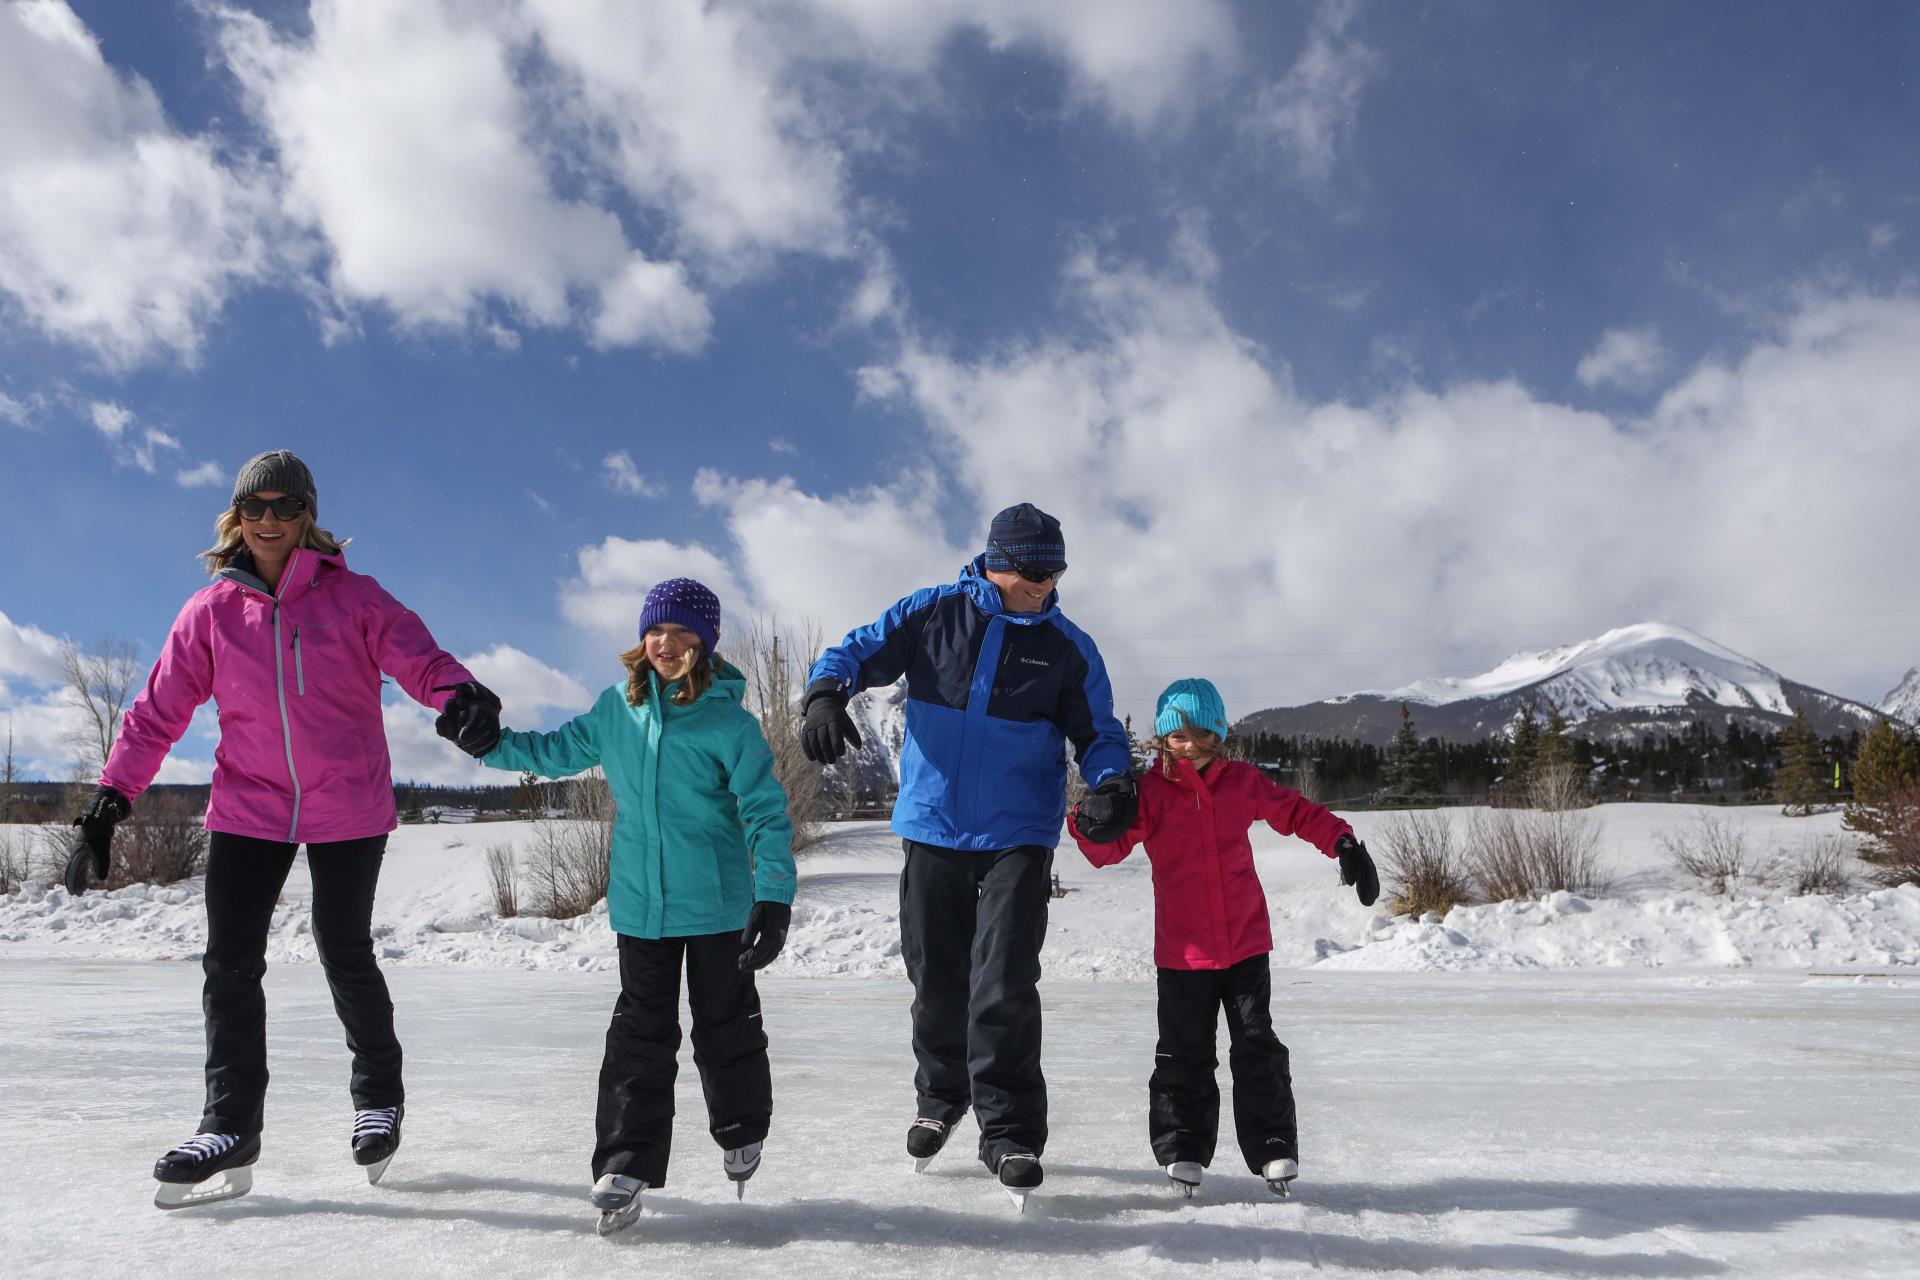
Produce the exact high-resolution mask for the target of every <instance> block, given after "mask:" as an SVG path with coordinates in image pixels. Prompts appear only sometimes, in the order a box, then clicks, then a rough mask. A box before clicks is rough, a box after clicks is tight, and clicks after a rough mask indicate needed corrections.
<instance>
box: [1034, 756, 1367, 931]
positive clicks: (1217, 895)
mask: <svg viewBox="0 0 1920 1280" xmlns="http://www.w3.org/2000/svg"><path fill="white" fill-rule="evenodd" d="M1139 785H1140V814H1139V816H1138V817H1137V818H1135V819H1134V823H1133V826H1131V827H1130V828H1128V829H1127V833H1126V834H1125V835H1123V836H1121V837H1120V839H1119V840H1117V841H1116V842H1114V843H1113V844H1094V843H1093V842H1091V841H1089V840H1088V839H1087V838H1086V837H1085V836H1082V835H1081V834H1080V831H1079V828H1078V827H1076V826H1075V825H1074V824H1073V823H1072V822H1071V821H1069V823H1068V824H1067V829H1068V830H1069V831H1070V832H1072V833H1073V838H1074V840H1075V842H1076V843H1078V844H1079V846H1080V852H1081V853H1084V854H1085V855H1086V856H1087V861H1088V862H1091V863H1092V864H1093V865H1094V866H1096V867H1106V866H1112V865H1113V864H1114V863H1116V862H1119V861H1120V860H1121V859H1122V858H1125V857H1126V856H1127V855H1128V854H1129V853H1132V852H1133V847H1134V846H1135V845H1137V844H1140V843H1141V842H1143V841H1144V842H1145V843H1146V846H1147V858H1148V860H1149V861H1150V862H1152V863H1153V962H1154V963H1155V964H1156V965H1158V966H1159V967H1160V968H1162V969H1226V968H1230V967H1232V966H1233V965H1236V964H1238V963H1240V962H1241V961H1242V960H1246V959H1248V958H1250V957H1252V956H1259V955H1265V954H1266V953H1267V952H1269V951H1271V950H1273V931H1272V926H1271V925H1270V924H1269V923H1268V920H1267V895H1266V892H1265V890H1263V889H1262V888H1261V887H1260V877H1259V876H1258V875H1257V874H1255V872H1254V869H1253V845H1252V844H1251V843H1250V842H1249V841H1248V840H1247V829H1248V828H1249V827H1251V826H1253V824H1254V823H1256V822H1260V821H1263V820H1264V821H1265V822H1266V824H1267V825H1268V826H1270V827H1272V828H1273V829H1274V830H1275V831H1278V832H1279V833H1280V834H1281V835H1283V836H1299V837H1300V838H1301V839H1303V840H1307V841H1310V842H1311V843H1312V844H1313V845H1314V847H1316V848H1318V849H1319V850H1320V852H1322V853H1324V854H1326V855H1327V856H1328V857H1329V858H1331V857H1333V856H1334V852H1333V845H1334V841H1336V840H1338V839H1339V838H1340V837H1341V836H1343V835H1346V834H1347V833H1349V832H1351V831H1352V830H1353V828H1352V827H1350V826H1348V825H1347V823H1346V822H1345V821H1344V820H1343V819H1341V818H1338V817H1336V816H1334V813H1333V811H1332V810H1331V809H1328V808H1327V807H1326V806H1324V805H1319V804H1315V803H1314V802H1313V801H1311V800H1309V799H1307V798H1306V797H1305V796H1303V795H1301V794H1300V793H1299V792H1298V791H1295V790H1293V789H1292V788H1290V787H1283V786H1281V785H1280V784H1279V783H1277V782H1274V781H1272V780H1271V779H1269V778H1268V777H1267V776H1266V775H1265V774H1263V773H1261V772H1260V771H1259V770H1258V769H1256V768H1254V767H1253V766H1252V765H1250V764H1245V763H1243V762H1241V761H1238V760H1216V761H1214V763H1213V765H1212V766H1211V767H1209V768H1208V769H1207V771H1206V772H1205V773H1204V774H1203V773H1201V772H1200V771H1199V770H1197V769H1195V768H1194V767H1193V765H1192V764H1190V763H1188V762H1187V761H1185V760H1176V761H1175V762H1174V777H1172V778H1168V777H1167V776H1166V775H1165V774H1163V773H1162V772H1161V771H1160V762H1159V761H1157V760H1156V761H1155V762H1154V765H1153V767H1152V768H1151V769H1149V770H1148V771H1147V772H1146V773H1144V774H1142V775H1141V776H1140V781H1139Z"/></svg>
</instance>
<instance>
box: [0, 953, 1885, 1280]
mask: <svg viewBox="0 0 1920 1280" xmlns="http://www.w3.org/2000/svg"><path fill="white" fill-rule="evenodd" d="M390 982H391V984H392V987H393V991H394V997H395V1001H396V1003H397V1006H398V1010H399V1027H400V1031H401V1035H402V1038H403V1040H404V1041H405V1044H406V1048H407V1055H408V1056H407V1072H408V1088H409V1098H408V1115H407V1144H406V1146H405V1148H404V1149H403V1150H402V1152H401V1155H400V1157H399V1158H398V1159H397V1160H396V1161H395V1163H394V1165H393V1168H392V1169H391V1170H390V1171H389V1173H388V1175H387V1179H386V1181H385V1182H384V1183H383V1185H381V1186H380V1187H378V1188H371V1187H368V1186H367V1185H366V1184H365V1181H364V1180H363V1179H362V1177H361V1175H360V1172H359V1170H358V1169H356V1168H355V1167H354V1166H353V1165H352V1164H351V1163H350V1162H349V1159H348V1155H347V1140H346V1133H347V1121H348V1112H347V1107H348V1101H347V1097H346V1084H347V1062H346V1054H345V1050H344V1049H343V1048H342V1047H341V1044H340V1030H339V1024H338V1023H337V1022H336V1021H335V1020H334V1017H333V1013H332V1009H331V1007H330V1005H329V1004H328V1001H327V996H326V991H325V987H324V984H323V982H322V980H321V977H320V974H319V971H318V970H317V968H316V967H314V966H312V965H288V966H284V967H281V968H278V969H275V970H273V971H272V972H271V973H270V974H269V977H268V983H269V1001H270V1005H271V1015H270V1016H271V1035H272V1053H273V1071H274V1080H273V1089H272V1093H271V1094H270V1096H269V1101H268V1128H267V1134H266V1141H265V1148H264V1154H263V1157H262V1161H261V1164H260V1166H259V1168H258V1171H257V1174H256V1179H255V1184H254V1192H253V1194H252V1195H251V1196H249V1197H247V1198H245V1199H242V1200H238V1201H233V1202H231V1203H228V1204H225V1205H219V1206H213V1207H209V1208H206V1209H202V1210H194V1211H186V1212H181V1213H176V1214H163V1213H161V1212H159V1211H157V1210H155V1209H153V1208H151V1207H150V1206H149V1204H148V1201H149V1198H150V1197H151V1195H152V1189H153V1184H152V1183H151V1182H150V1181H148V1179H147V1173H146V1170H147V1167H148V1165H149V1164H150V1162H151V1161H152V1159H153V1157H154V1156H156V1155H158V1154H159V1152H160V1151H161V1150H162V1149H163V1148H165V1147H166V1146H168V1145H170V1144H171V1143H173V1142H175V1141H177V1140H178V1139H180V1138H181V1137H183V1136H185V1134H186V1133H187V1132H188V1131H189V1130H190V1129H191V1127H192V1124H193V1121H194V1119H195V1118H196V1113H197V1110H198V1082H199V1070H198V1068H199V1061H200V1054H201V1050H202V1043H201V1038H200V1030H199V1026H198V1020H197V1018H196V1016H195V1013H196V1010H197V997H198V987H199V974H198V971H197V967H196V966H192V965H185V964H154V963H136V962H127V961H106V962H101V961H81V960H75V959H59V960H48V959H37V960H36V959H25V958H20V957H14V956H7V957H4V958H0V983H3V984H4V1001H3V1002H0V1004H3V1006H4V1009H5V1021H6V1028H7V1034H6V1035H5V1036H4V1037H0V1089H4V1092H5V1097H6V1099H7V1113H8V1117H9V1123H8V1126H7V1130H8V1143H7V1146H8V1158H9V1162H10V1164H11V1165H12V1167H13V1169H14V1171H15V1172H14V1173H13V1174H12V1175H11V1176H9V1177H8V1178H6V1179H5V1180H4V1181H3V1182H0V1187H4V1190H3V1191H0V1244H3V1246H4V1249H5V1257H6V1262H5V1268H4V1269H5V1273H6V1274H7V1275H9V1276H35V1277H38V1276H107V1275H111V1276H123V1275H138V1276H141V1277H144V1278H145V1280H176V1278H177V1280H202V1278H204V1277H209V1276H281V1275H286V1276H301V1277H309V1278H311V1280H329V1278H331V1277H343V1278H346V1280H365V1278H366V1277H369V1276H381V1277H386V1276H437V1275H447V1276H462V1277H472V1276H490V1277H493V1276H499V1277H504V1276H515V1277H519V1276H578V1275H599V1274H608V1273H611V1272H613V1271H615V1270H625V1269H628V1268H636V1269H639V1270H637V1271H636V1272H635V1273H636V1274H645V1275H653V1276H674V1277H679V1276H688V1277H723V1278H725V1280H737V1278H738V1277H739V1276H742V1275H748V1274H753V1275H780V1276H792V1275H809V1276H819V1277H827V1276H834V1277H837V1276H851V1275H861V1276H866V1275H872V1276H903V1275H905V1276H913V1277H916V1280H936V1278H945V1277H966V1278H967V1280H973V1278H975V1277H981V1276H995V1275H1019V1276H1022V1277H1030V1278H1032V1280H1051V1278H1053V1277H1067V1276H1096V1275H1097V1276H1106V1277H1118V1276H1134V1275H1144V1276H1167V1277H1193V1276H1197V1275H1202V1274H1204V1275H1206V1276H1221V1277H1236V1276H1283V1275H1307V1274H1316V1275H1326V1276H1330V1277H1331V1276H1356V1275H1370V1276H1371V1275H1420V1276H1431V1277H1446V1276H1478V1277H1485V1276H1500V1277H1505V1276H1554V1277H1565V1276H1599V1277H1617V1276H1634V1277H1700V1276H1728V1277H1775V1276H1777V1277H1793V1278H1794V1280H1803V1278H1805V1277H1813V1276H1846V1277H1849V1278H1865V1277H1877V1276H1887V1277H1892V1276H1905V1277H1911V1276H1913V1275H1914V1274H1915V1266H1916V1264H1915V1259H1916V1258H1920V1054H1917V1053H1916V1049H1915V1046H1916V1044H1920V984H1916V983H1913V982H1911V981H1901V980H1891V981H1890V980H1885V979H1810V978H1807V977H1804V976H1800V975H1789V974H1752V973H1744V974H1726V973H1719V974H1705V973H1697V972H1696V973H1684V974H1677V973H1671V972H1662V971H1645V970H1635V971H1581V972H1573V971H1563V972H1558V973H1546V974H1539V973H1525V974H1406V973H1397V974H1356V973H1323V972H1319V971H1314V970H1309V971H1306V972H1294V973H1281V974H1276V983H1275V1012H1276V1015H1277V1018H1278V1021H1279V1024H1280V1027H1281V1031H1282V1035H1283V1038H1285V1039H1286V1040H1287V1041H1288V1042H1289V1044H1290V1046H1291V1047H1292V1050H1293V1053H1294V1079H1295V1085H1296V1089H1297V1091H1298V1095H1299V1099H1300V1105H1301V1131H1302V1143H1303V1165H1304V1173H1303V1175H1302V1179H1301V1182H1300V1183H1299V1193H1298V1196H1297V1198H1296V1199H1295V1200H1294V1201H1293V1202H1291V1203H1282V1202H1280V1201H1277V1200H1275V1199H1273V1198H1272V1197H1271V1196H1270V1195H1268V1194H1267V1191H1266V1189H1265V1187H1264V1185H1263V1184H1262V1183H1260V1182H1259V1181H1257V1180H1256V1179H1254V1178H1253V1177H1252V1176H1251V1175H1249V1174H1248V1173H1246V1172H1245V1170H1244V1168H1243V1167H1241V1166H1240V1164H1239V1161H1238V1159H1237V1158H1236V1156H1235V1155H1234V1153H1233V1151H1232V1148H1231V1146H1230V1145H1228V1144H1223V1148H1222V1150H1221V1152H1220V1155H1219V1158H1217V1159H1216V1160H1215V1162H1214V1165H1213V1168H1212V1170H1211V1171H1210V1173H1209V1175H1208V1181H1207V1183H1206V1185H1205V1186H1204V1187H1203V1188H1202V1189H1201V1191H1200V1194H1199V1196H1198V1197H1197V1198H1196V1199H1195V1200H1193V1201H1191V1202H1185V1201H1180V1200H1177V1199H1175V1198H1173V1197H1172V1196H1171V1195H1170V1194H1169V1193H1168V1192H1167V1191H1166V1190H1165V1184H1164V1179H1163V1178H1162V1177H1161V1176H1160V1174H1159V1173H1158V1171H1157V1170H1155V1169H1154V1167H1153V1164H1152V1158H1151V1156H1150V1155H1149V1153H1148V1151H1147V1148H1146V1137H1145V1093H1144V1081H1145V1077H1146V1073H1147V1071H1148V1069H1149V1067H1150V1065H1151V1060H1152V1049H1153V996H1152V990H1151V988H1149V987H1146V986H1143V985H1134V984H1117V983H1087V982H1058V981H1049V982H1047V983H1046V984H1045V985H1044V987H1043V990H1044V992H1045V995H1046V1000H1047V1019H1048V1021H1047V1056H1046V1064H1047V1074H1048V1078H1049V1080H1050V1082H1051V1087H1052V1128H1053V1134H1052V1140H1051V1143H1050V1145H1049V1148H1048V1152H1047V1154H1048V1163H1047V1185H1046V1186H1045V1187H1044V1188H1043V1189H1042V1191H1041V1193H1040V1194H1039V1195H1038V1196H1036V1197H1035V1200H1034V1203H1033V1205H1032V1206H1031V1207H1030V1208H1029V1210H1028V1214H1027V1216H1026V1217H1025V1218H1024V1219H1022V1218H1016V1217H1015V1216H1014V1215H1013V1214H1012V1212H1011V1210H1010V1208H1009V1206H1008V1205H1007V1202H1006V1201H1005V1199H1004V1198H1003V1197H1002V1196H1001V1195H1000V1194H999V1192H998V1191H997V1190H996V1189H995V1188H994V1186H993V1184H992V1182H991V1181H990V1179H989V1178H988V1176H987V1174H986V1173H985V1171H984V1170H983V1169H982V1168H981V1167H980V1166H979V1165H978V1164H977V1163H975V1162H974V1161H973V1160H972V1159H971V1150H972V1143H971V1141H970V1139H971V1135H970V1134H968V1133H966V1132H964V1131H963V1133H962V1134H961V1135H960V1136H958V1137H956V1139H955V1141H954V1143H953V1145H952V1147H951V1148H950V1149H949V1151H948V1152H946V1153H945V1154H943V1155H942V1156H941V1157H940V1158H939V1160H938V1161H936V1162H935V1164H934V1166H933V1167H932V1169H931V1170H929V1172H928V1173H927V1174H926V1175H922V1176H915V1175H914V1174H913V1173H912V1172H911V1164H910V1162H909V1161H907V1159H906V1158H905V1156H904V1155H903V1154H902V1152H901V1149H900V1148H901V1140H902V1135H903V1133H904V1131H905V1128H906V1124H907V1121H908V1119H909V1118H910V1117H911V1114H912V1104H913V1098H912V1090H911V1084H910V1081H911V1077H912V1069H913V1063H912V1059H911V1056H910V1055H909V1053H908V1050H907V1043H906V1021H907V1019H906V1014H907V991H906V988H905V985H904V984H903V983H899V982H891V981H885V980H847V979H829V978H773V979H769V980H768V981H767V982H766V984H765V1008H766V1020H767V1029H768V1034H769V1036H770V1038H771V1040H772V1044H773V1057H774V1081H775V1097H776V1104H775V1105H776V1114H775V1119H774V1131H773V1134H772V1136H771V1138H770V1141H769V1147H768V1155H767V1159H766V1164H765V1165H764V1167H763V1169H762V1171H761V1173H760V1174H759V1176H758V1177H757V1178H755V1179H754V1181H753V1182H752V1184H751V1185H750V1188H749V1193H748V1198H747V1200H746V1202H745V1203H736V1202H735V1201H734V1199H733V1192H732V1190H731V1188H730V1187H729V1185H728V1184H727V1183H726V1181H725V1179H724V1178H723V1176H722V1174H721V1171H720V1161H719V1153H718V1151H717V1150H715V1148H714V1147H713V1145H712V1143H711V1141H710V1140H709V1139H708V1138H707V1136H706V1134H705V1132H704V1123H703V1121H702V1119H701V1117H702V1114H703V1112H702V1109H701V1103H700V1099H699V1091H698V1085H697V1084H696V1083H695V1081H694V1077H693V1072H692V1069H691V1066H690V1065H686V1064H683V1069H682V1075H681V1083H680V1094H679V1111H680V1127H679V1134H678V1137H679V1142H678V1144H677V1147H676V1151H675V1157H674V1163H673V1166H672V1170H671V1173H670V1175H669V1185H668V1186H667V1187H666V1188H665V1189H663V1190H661V1191H660V1192H658V1193H655V1194H651V1195H649V1196H647V1197H646V1203H647V1205H648V1206H649V1208H648V1212H647V1213H646V1214H645V1216H643V1217H642V1219H641V1220H640V1222H639V1223H638V1224H637V1225H636V1226H635V1227H634V1228H632V1229H631V1230H630V1231H629V1232H628V1233H626V1234H625V1235H624V1236H621V1237H617V1238H615V1239H613V1240H602V1239H599V1238H597V1237H596V1236H595V1235H594V1234H593V1228H592V1221H593V1216H594V1215H593V1213H592V1211H591V1210H590V1209H589V1208H588V1206H587V1205H586V1203H585V1200H584V1198H583V1197H584V1194H585V1191H586V1187H587V1182H588V1165H587V1161H588V1156H589V1153H590V1150H591V1146H592V1116H593V1086H594V1072H595V1067H596V1064H597V1061H598V1056H599V1053H600V1043H601V1036H602V1034H603V1031H604V1028H605V1024H606V1016H607V1011H608V1009H609V1007H610V1006H611V1004H612V1000H613V982H612V976H611V975H610V974H605V973H567V972H558V973H556V972H524V971H511V970H483V969H476V968H432V967H427V966H417V965H399V966H395V967H394V968H393V969H392V971H391V973H390ZM683 1057H684V1054H683ZM1203 1265H1204V1266H1205V1267H1206V1268H1207V1269H1206V1271H1204V1272H1197V1271H1195V1270H1193V1268H1196V1267H1200V1266H1203Z"/></svg>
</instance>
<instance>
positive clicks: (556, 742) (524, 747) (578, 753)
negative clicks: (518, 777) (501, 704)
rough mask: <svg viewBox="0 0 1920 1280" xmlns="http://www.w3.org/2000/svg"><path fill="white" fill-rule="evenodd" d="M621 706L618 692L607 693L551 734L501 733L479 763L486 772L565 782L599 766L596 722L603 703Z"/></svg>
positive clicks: (620, 694) (608, 691)
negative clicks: (504, 771)
mask: <svg viewBox="0 0 1920 1280" xmlns="http://www.w3.org/2000/svg"><path fill="white" fill-rule="evenodd" d="M609 697H611V698H613V699H615V700H616V701H617V702H618V703H624V702H625V695H624V694H623V693H622V692H621V691H620V690H619V689H618V688H613V689H608V690H607V691H606V693H603V694H601V695H600V701H599V702H596V703H594V704H593V709H592V710H591V711H587V712H584V713H582V714H580V715H577V716H575V717H574V718H573V719H571V720H569V721H567V722H566V723H565V724H563V725H561V726H560V727H559V728H558V729H555V730H554V731H553V732H552V733H534V732H531V731H518V732H517V731H515V730H513V729H502V730H501V731H500V744H499V745H498V746H496V747H495V748H494V749H493V750H491V751H489V752H487V754H486V755H484V756H482V757H480V763H481V764H484V765H486V766H487V767H488V768H489V769H510V770H512V771H513V772H515V773H537V774H539V775H540V776H541V777H543V778H566V777H571V776H572V775H573V774H576V773H584V772H586V771H587V770H588V769H591V768H593V766H595V765H597V764H599V763H600V720H601V716H602V712H603V708H604V704H605V703H606V702H607V699H608V698H609Z"/></svg>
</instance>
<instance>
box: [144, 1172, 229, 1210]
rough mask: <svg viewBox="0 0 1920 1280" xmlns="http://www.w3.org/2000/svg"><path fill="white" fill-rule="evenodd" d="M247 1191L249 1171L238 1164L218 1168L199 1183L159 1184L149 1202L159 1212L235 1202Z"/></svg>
mask: <svg viewBox="0 0 1920 1280" xmlns="http://www.w3.org/2000/svg"><path fill="white" fill-rule="evenodd" d="M251 1190H253V1170H252V1169H250V1168H248V1167H247V1166H246V1165H241V1166H240V1167H239V1168H237V1169H222V1170H221V1171H220V1172H219V1173H216V1174H213V1175H211V1176H209V1177H208V1178H206V1179H205V1180H204V1181H201V1182H163V1183H161V1184H160V1189H159V1190H158V1191H156V1192H154V1193H153V1203H154V1205H155V1207H157V1208H161V1209H194V1208H198V1207H199V1206H201V1205H205V1204H219V1203H220V1202H221V1201H222V1200H234V1199H238V1198H239V1197H241V1196H243V1195H245V1194H247V1192H249V1191H251Z"/></svg>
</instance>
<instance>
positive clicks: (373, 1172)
mask: <svg viewBox="0 0 1920 1280" xmlns="http://www.w3.org/2000/svg"><path fill="white" fill-rule="evenodd" d="M392 1163H393V1157H392V1156H383V1157H381V1158H380V1159H378V1160H375V1161H374V1162H373V1163H372V1164H368V1165H362V1166H361V1168H363V1169H365V1170H366V1171H367V1185H368V1186H370V1187H377V1186H379V1185H380V1179H382V1178H384V1177H385V1176H386V1174H387V1166H388V1165H390V1164H392Z"/></svg>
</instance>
